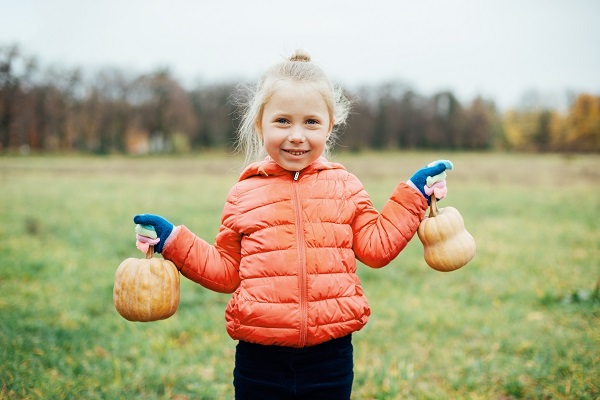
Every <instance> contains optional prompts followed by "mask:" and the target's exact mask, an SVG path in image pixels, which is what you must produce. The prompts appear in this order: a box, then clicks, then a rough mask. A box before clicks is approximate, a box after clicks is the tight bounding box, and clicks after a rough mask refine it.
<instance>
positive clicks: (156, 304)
mask: <svg viewBox="0 0 600 400" xmlns="http://www.w3.org/2000/svg"><path fill="white" fill-rule="evenodd" d="M153 250H154V249H153V246H150V248H149V250H148V253H146V258H145V259H144V258H142V259H140V258H128V259H126V260H125V261H123V262H122V263H121V264H120V265H119V268H117V272H116V273H115V285H114V289H113V303H114V305H115V308H116V309H117V311H118V312H119V314H121V316H123V318H125V319H127V320H129V321H140V322H149V321H157V320H161V319H166V318H169V317H170V316H171V315H173V314H174V313H175V311H177V307H179V271H178V270H177V268H176V267H175V265H174V264H173V263H172V262H171V261H168V260H163V259H160V258H154V257H152V255H153V253H154V251H153Z"/></svg>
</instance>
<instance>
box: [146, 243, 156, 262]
mask: <svg viewBox="0 0 600 400" xmlns="http://www.w3.org/2000/svg"><path fill="white" fill-rule="evenodd" d="M153 255H154V246H152V245H150V246H148V251H147V252H146V259H149V258H152V256H153Z"/></svg>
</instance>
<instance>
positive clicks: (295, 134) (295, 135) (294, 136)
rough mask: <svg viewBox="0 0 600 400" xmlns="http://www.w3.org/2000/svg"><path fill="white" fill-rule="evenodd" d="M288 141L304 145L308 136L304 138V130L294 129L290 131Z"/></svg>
mask: <svg viewBox="0 0 600 400" xmlns="http://www.w3.org/2000/svg"><path fill="white" fill-rule="evenodd" d="M288 140H289V141H290V142H293V143H302V142H304V141H306V136H304V132H302V128H300V127H293V128H292V129H291V130H290V134H289V136H288Z"/></svg>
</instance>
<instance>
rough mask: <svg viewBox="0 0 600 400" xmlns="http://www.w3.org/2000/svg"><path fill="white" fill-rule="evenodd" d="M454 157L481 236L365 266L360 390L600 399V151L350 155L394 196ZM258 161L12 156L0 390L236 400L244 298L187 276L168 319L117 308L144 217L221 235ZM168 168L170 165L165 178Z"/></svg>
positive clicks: (397, 395) (20, 394)
mask: <svg viewBox="0 0 600 400" xmlns="http://www.w3.org/2000/svg"><path fill="white" fill-rule="evenodd" d="M438 157H442V158H450V159H451V160H452V161H453V162H454V164H455V170H454V171H452V172H450V173H449V178H448V184H449V188H450V192H449V195H448V198H446V199H445V200H444V201H443V202H442V203H441V204H440V206H442V207H443V206H445V205H452V206H454V207H456V208H457V209H458V210H459V211H460V212H461V214H462V215H463V217H464V219H465V223H466V225H467V229H468V230H469V232H471V234H472V235H473V236H474V237H475V240H476V242H477V254H476V256H475V259H474V260H473V261H472V262H471V263H469V264H468V265H467V266H466V267H464V268H463V269H461V270H458V271H454V272H451V273H440V272H436V271H434V270H431V269H430V268H429V267H427V265H426V264H425V262H424V261H423V256H422V246H421V243H420V242H419V241H418V239H417V238H416V237H415V239H414V240H413V241H412V242H411V243H410V244H409V246H408V247H407V248H406V250H405V251H404V252H402V253H401V254H400V256H399V257H398V258H397V259H396V260H394V262H392V263H391V264H390V265H389V266H387V267H386V268H384V269H383V270H370V269H368V268H366V267H364V266H361V268H360V275H361V279H362V281H363V285H364V287H365V291H366V293H367V296H368V298H369V301H370V304H371V307H372V309H373V313H372V317H371V320H370V322H369V324H368V325H367V326H366V327H365V328H364V329H363V330H362V331H360V332H358V333H356V334H355V335H354V346H355V382H354V391H353V397H354V398H355V399H403V398H415V399H441V398H459V399H462V398H464V399H507V398H514V399H517V398H527V399H542V398H544V399H545V398H552V399H567V398H569V399H570V398H577V399H598V398H599V397H600V352H599V351H598V349H599V348H600V329H599V322H600V298H599V293H598V283H599V281H600V186H599V185H598V182H600V171H599V167H600V157H599V156H596V155H590V156H570V157H565V156H559V155H529V154H528V155H521V154H493V153H492V154H487V153H485V154H483V153H448V154H443V153H442V154H433V153H379V154H376V153H365V154H359V155H346V154H340V155H337V156H336V157H334V159H335V160H336V161H340V162H342V163H343V164H344V165H346V167H347V168H348V169H349V170H350V171H352V172H354V173H356V174H357V176H359V178H360V179H361V180H362V181H363V183H364V185H365V187H366V188H367V190H368V191H369V193H370V194H371V196H372V197H373V200H374V202H375V204H376V205H377V206H378V207H379V208H380V207H381V206H382V205H383V203H384V201H385V199H386V198H387V196H388V195H389V193H390V192H391V190H392V188H393V186H394V185H395V184H396V183H397V182H398V181H399V180H405V179H407V178H408V177H409V176H410V174H411V173H412V172H413V171H414V170H415V169H417V168H419V167H421V166H422V165H423V164H425V163H427V162H429V161H430V160H432V159H435V158H438ZM239 168H240V160H239V159H236V158H227V157H225V156H219V155H214V154H202V155H198V156H194V157H192V156H188V157H183V158H121V157H108V158H91V157H89V158H88V157H76V156H66V157H28V158H17V157H3V158H0V360H1V361H0V398H6V399H21V398H23V399H66V398H85V399H170V398H176V399H186V398H188V399H222V398H232V396H233V388H232V383H231V382H232V368H233V356H234V348H235V342H234V341H232V340H231V339H229V337H228V336H227V334H226V332H225V327H224V309H225V305H226V303H227V301H228V299H229V296H228V295H223V294H217V293H213V292H210V291H208V290H206V289H203V288H202V287H200V286H198V285H196V284H193V283H191V282H189V281H187V280H185V279H184V280H182V290H181V297H182V298H181V305H180V307H179V310H178V311H177V313H176V314H175V315H174V316H173V317H171V318H170V319H168V320H165V321H160V322H152V323H146V324H143V323H132V322H128V321H126V320H124V319H123V318H121V317H120V316H119V315H118V313H117V312H116V311H115V309H114V307H113V305H112V285H113V279H114V273H115V270H116V268H117V266H118V265H119V263H120V262H121V261H122V260H123V259H125V258H127V257H131V256H140V257H141V253H139V252H138V251H137V249H136V248H135V245H134V241H135V239H134V237H133V236H134V235H133V223H132V221H131V218H132V216H133V215H134V214H136V213H139V212H153V213H158V214H161V215H164V216H165V217H167V218H168V219H170V220H171V221H172V222H174V223H177V224H182V223H183V224H186V225H187V226H188V227H190V228H191V229H192V230H193V231H194V232H196V233H197V234H199V235H200V236H202V237H204V238H205V239H207V240H209V241H212V240H213V238H214V236H215V234H216V233H217V230H218V227H219V219H220V213H221V209H222V207H223V201H224V199H225V196H226V194H227V192H228V190H229V188H230V187H231V185H232V184H233V183H234V182H235V180H236V176H237V173H238V172H239ZM152 170H154V171H155V172H152V173H150V171H152Z"/></svg>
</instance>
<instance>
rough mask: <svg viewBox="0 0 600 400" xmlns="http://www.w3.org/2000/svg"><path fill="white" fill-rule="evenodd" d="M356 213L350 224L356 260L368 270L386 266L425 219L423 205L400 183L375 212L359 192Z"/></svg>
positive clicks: (371, 204) (365, 194) (421, 197)
mask: <svg viewBox="0 0 600 400" xmlns="http://www.w3.org/2000/svg"><path fill="white" fill-rule="evenodd" d="M353 198H354V202H355V204H356V206H357V213H356V216H355V218H354V221H353V223H352V230H353V232H354V241H353V250H354V254H355V255H356V258H357V259H358V260H359V261H361V262H362V263H364V264H365V265H368V266H369V267H372V268H381V267H383V266H385V265H387V264H389V263H390V261H392V260H393V259H394V258H396V256H398V254H399V253H400V251H402V249H404V247H406V245H407V244H408V242H409V241H410V240H411V239H412V237H413V236H414V234H415V232H416V231H417V228H418V227H419V223H420V222H421V220H422V219H423V217H424V215H425V210H426V209H427V201H426V200H425V198H424V197H423V196H421V195H420V194H419V193H418V192H417V191H415V190H414V189H413V188H411V187H410V186H408V185H407V184H406V183H404V182H403V183H400V184H399V185H398V186H397V187H396V188H395V189H394V191H393V193H392V195H391V196H390V198H389V200H388V201H387V202H386V203H385V205H384V206H383V209H382V211H381V213H380V212H378V211H377V210H376V209H375V207H374V206H373V203H372V201H371V198H370V197H369V195H368V194H367V192H366V191H365V190H364V188H362V185H361V189H360V190H358V191H357V192H356V193H355V194H354V195H353Z"/></svg>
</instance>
